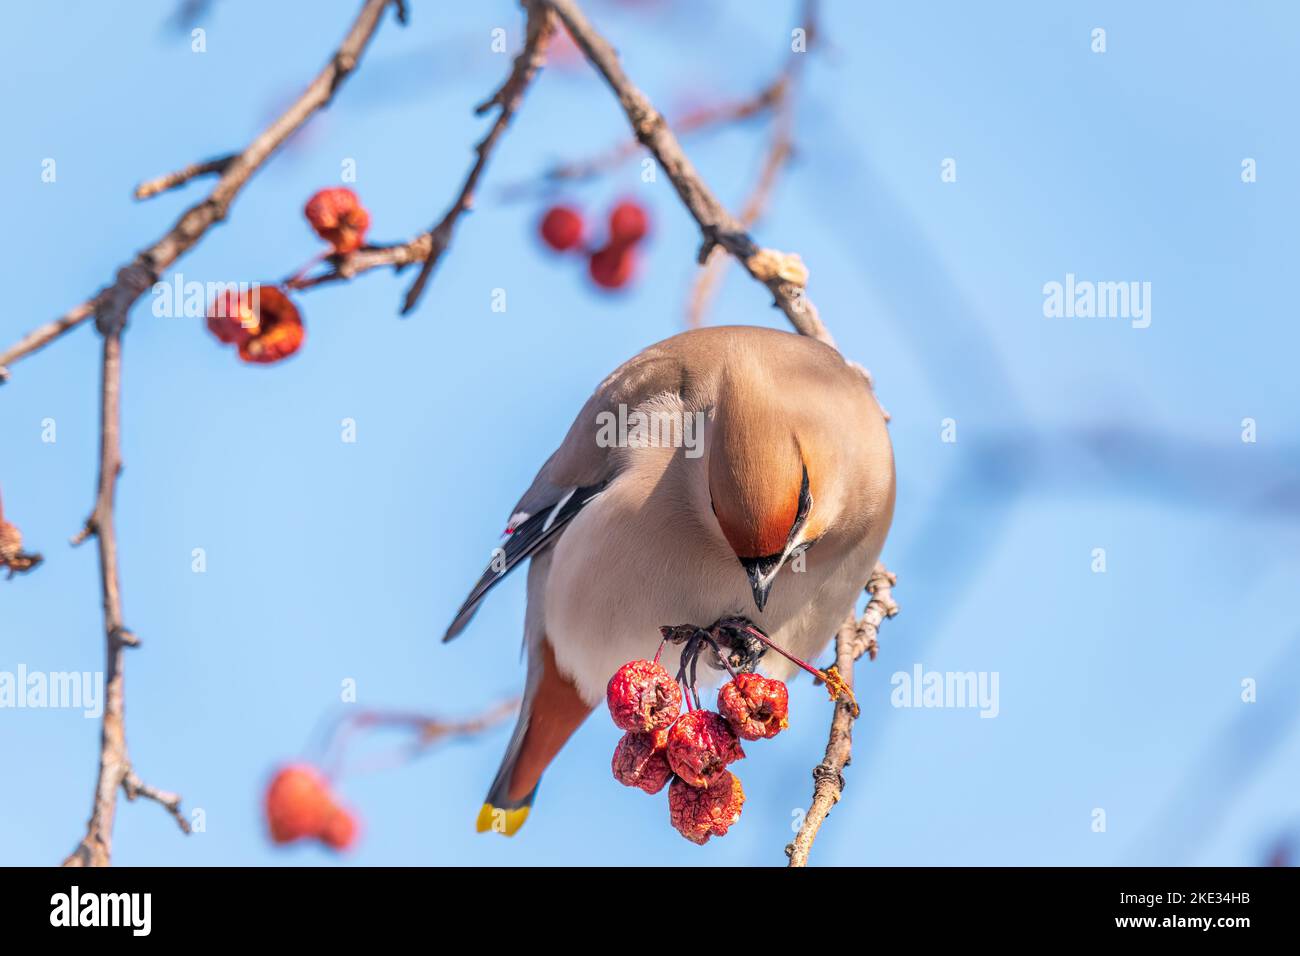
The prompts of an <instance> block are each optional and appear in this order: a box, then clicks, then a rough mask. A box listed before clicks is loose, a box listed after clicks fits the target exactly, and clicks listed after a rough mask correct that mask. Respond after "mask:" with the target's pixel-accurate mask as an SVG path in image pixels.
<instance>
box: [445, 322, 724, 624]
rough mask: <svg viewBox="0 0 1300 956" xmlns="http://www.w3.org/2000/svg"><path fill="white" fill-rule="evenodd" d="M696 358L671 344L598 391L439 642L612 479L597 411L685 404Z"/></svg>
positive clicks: (632, 363)
mask: <svg viewBox="0 0 1300 956" xmlns="http://www.w3.org/2000/svg"><path fill="white" fill-rule="evenodd" d="M699 359H700V356H699V355H698V354H694V355H692V354H690V353H689V352H686V351H684V350H683V349H681V348H680V347H678V346H675V343H674V340H673V339H669V340H668V341H667V342H662V343H660V344H659V345H653V346H651V347H650V348H648V349H646V350H645V351H643V352H641V353H639V354H638V355H636V356H634V357H633V358H631V359H629V360H628V361H627V362H625V363H624V364H623V365H621V366H620V367H619V368H618V369H616V370H615V371H614V372H613V374H611V375H610V376H609V377H608V378H607V379H605V381H603V382H602V383H601V384H600V386H599V387H598V388H597V389H596V391H595V393H594V394H593V395H592V396H591V398H589V399H588V400H587V403H586V404H585V405H584V406H583V408H582V411H581V412H579V413H578V417H577V418H576V419H574V422H573V424H572V425H571V426H570V427H569V431H568V434H566V435H565V437H564V441H562V442H561V443H560V447H559V448H557V449H556V450H555V452H554V453H553V454H552V455H551V457H550V458H549V459H547V461H546V464H545V465H543V466H542V469H541V471H539V472H538V473H537V477H536V478H535V479H534V480H533V483H532V486H531V487H530V488H529V489H528V491H526V492H525V493H524V495H523V497H522V498H520V499H519V502H518V504H516V505H515V508H514V511H513V512H512V514H511V516H510V521H509V523H508V524H507V526H506V538H505V541H504V542H503V543H502V545H501V546H500V547H499V548H498V549H497V550H496V551H495V552H494V553H493V559H492V561H491V562H490V563H489V565H488V567H487V569H486V570H484V572H483V574H482V575H481V576H480V577H479V579H478V583H477V584H475V585H474V588H473V590H471V591H470V593H469V597H467V598H466V599H465V603H464V604H462V605H461V608H460V610H459V611H458V612H457V614H456V617H455V620H453V621H452V622H451V626H450V627H448V628H447V633H446V635H445V636H444V637H443V640H444V641H449V640H451V639H452V638H453V637H455V636H456V635H457V634H459V633H460V632H461V631H462V630H464V628H465V625H467V624H468V623H469V621H470V618H472V617H473V616H474V612H475V611H477V610H478V606H479V604H480V603H482V601H483V598H484V597H486V596H487V593H488V592H489V591H490V590H491V589H492V587H493V586H494V585H495V584H496V583H497V582H498V581H500V580H501V579H502V578H504V577H505V576H506V575H507V574H509V573H510V572H511V571H512V570H514V569H515V568H516V567H517V566H518V565H519V564H520V563H521V562H522V561H524V560H525V559H526V558H530V557H532V556H533V555H535V554H537V553H539V552H540V551H542V550H543V549H545V548H547V547H549V546H550V545H552V544H554V542H555V541H556V540H558V538H559V535H560V533H561V532H562V531H563V530H564V527H565V525H566V524H568V522H570V521H571V520H573V517H574V515H576V514H577V513H578V512H579V511H581V510H582V508H583V506H584V505H586V504H587V503H589V502H590V501H592V500H593V499H594V498H596V496H597V495H599V494H600V493H601V492H602V491H604V490H605V488H606V487H607V486H608V485H609V483H610V482H611V481H613V480H614V479H615V478H616V477H617V472H618V467H619V456H617V455H616V454H615V453H614V452H615V449H614V448H611V447H602V446H601V445H599V444H597V441H596V436H597V433H598V431H599V426H598V416H599V415H600V414H601V413H602V412H609V413H612V414H614V415H617V414H618V409H619V406H620V405H624V406H626V408H627V410H628V411H629V412H630V411H632V410H633V409H635V408H636V407H637V406H639V405H641V404H642V403H643V402H646V401H649V400H650V399H653V398H655V397H656V396H659V395H663V394H665V393H671V394H675V395H677V396H679V397H681V398H683V399H687V398H688V396H692V395H693V394H694V393H696V392H698V391H699V390H700V388H701V387H702V386H703V383H701V382H700V381H698V378H699V376H698V375H697V374H693V372H692V366H693V365H695V366H698V365H699V364H700V363H699ZM705 364H706V365H711V364H712V363H707V362H706V363H705Z"/></svg>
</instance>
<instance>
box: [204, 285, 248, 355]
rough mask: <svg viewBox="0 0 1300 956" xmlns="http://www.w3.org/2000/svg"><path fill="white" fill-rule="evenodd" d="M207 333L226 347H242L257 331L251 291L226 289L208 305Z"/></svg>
mask: <svg viewBox="0 0 1300 956" xmlns="http://www.w3.org/2000/svg"><path fill="white" fill-rule="evenodd" d="M208 331H209V332H211V333H212V334H213V335H215V336H216V337H217V338H218V339H220V340H221V341H222V342H223V343H225V344H226V345H243V344H244V343H245V342H247V341H248V340H249V339H251V338H252V337H253V333H254V332H256V331H257V312H256V310H255V309H254V308H253V299H252V290H251V289H247V288H245V289H240V288H234V289H227V290H226V291H225V292H222V293H221V294H219V295H217V296H216V298H214V299H213V300H212V301H211V302H210V303H209V304H208Z"/></svg>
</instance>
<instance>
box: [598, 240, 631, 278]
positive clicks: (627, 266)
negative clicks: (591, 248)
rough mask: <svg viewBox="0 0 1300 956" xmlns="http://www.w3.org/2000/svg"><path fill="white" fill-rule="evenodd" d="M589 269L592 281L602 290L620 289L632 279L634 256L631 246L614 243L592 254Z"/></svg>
mask: <svg viewBox="0 0 1300 956" xmlns="http://www.w3.org/2000/svg"><path fill="white" fill-rule="evenodd" d="M589 268H590V271H591V278H592V281H593V282H595V283H596V285H598V286H600V287H601V288H602V289H621V288H623V286H625V285H627V283H628V280H629V279H631V278H632V272H633V270H634V269H635V268H636V255H635V253H634V252H633V247H632V246H630V245H619V244H617V243H614V244H611V245H608V246H605V247H604V248H603V249H597V250H596V251H595V252H593V253H592V254H591V262H590V263H589Z"/></svg>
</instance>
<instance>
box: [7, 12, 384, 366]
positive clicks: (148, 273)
mask: <svg viewBox="0 0 1300 956" xmlns="http://www.w3.org/2000/svg"><path fill="white" fill-rule="evenodd" d="M391 2H393V0H365V3H364V4H363V6H362V8H361V12H360V14H358V16H357V19H356V21H355V22H354V23H353V24H352V28H351V29H350V30H349V31H348V34H347V36H346V37H344V39H343V42H342V44H340V46H339V48H338V50H337V51H335V53H334V55H333V56H332V57H331V58H330V62H329V63H328V65H326V67H325V68H324V69H323V70H321V72H320V73H319V74H317V76H316V78H315V79H314V80H312V82H311V84H310V85H309V86H308V87H307V89H306V90H305V91H304V92H303V94H302V95H301V96H300V97H298V99H297V100H295V101H294V102H293V103H292V104H291V105H290V106H289V108H288V109H287V110H285V112H284V113H283V114H281V115H280V117H279V118H277V119H276V120H275V121H274V122H272V123H271V125H270V126H268V127H267V128H266V129H265V130H263V131H262V132H261V133H260V134H258V136H257V137H256V138H255V139H254V140H253V141H252V142H251V143H249V144H248V146H247V147H245V148H244V150H243V152H241V153H238V154H236V155H235V156H234V157H233V158H232V159H231V160H230V162H229V163H228V164H227V165H226V166H225V167H224V171H223V172H222V174H221V178H220V179H219V180H217V183H216V185H215V186H214V187H213V188H212V191H211V192H210V193H209V194H208V195H207V196H206V197H205V198H204V199H202V200H200V201H199V202H197V203H195V204H194V205H193V206H191V207H190V208H189V209H187V210H186V211H185V213H184V214H183V215H182V216H181V217H180V219H178V220H177V221H176V223H175V224H174V225H173V226H172V227H171V229H169V230H168V231H167V233H166V234H165V235H164V236H163V237H162V238H161V239H159V240H158V241H157V242H155V243H153V245H151V246H149V247H148V248H146V249H144V250H142V251H141V252H139V253H138V254H137V255H136V257H135V258H134V259H133V260H132V261H131V262H129V263H127V264H126V265H125V266H123V267H122V268H121V269H119V270H118V272H117V276H116V278H115V280H114V281H113V283H112V284H110V285H108V286H106V287H105V288H104V289H102V290H100V291H99V292H98V293H96V294H95V295H94V296H93V297H92V298H91V299H90V300H88V301H87V302H86V303H83V304H82V305H80V306H77V308H76V309H73V310H72V311H71V312H69V313H68V314H67V315H66V316H64V317H63V318H62V319H60V320H58V321H57V322H54V323H50V324H49V325H46V326H42V327H41V328H40V329H37V330H36V331H34V332H32V333H30V334H28V335H27V336H26V337H24V338H23V340H22V341H21V342H19V343H18V345H16V346H14V347H13V348H12V349H10V350H9V351H7V352H4V353H3V354H0V366H5V365H9V364H12V363H13V362H14V361H15V360H17V359H18V358H21V357H23V356H24V355H27V354H29V353H31V352H33V351H35V350H36V349H38V348H40V347H41V346H43V345H45V344H46V343H48V342H50V341H51V340H53V339H54V338H56V337H58V336H59V335H62V334H63V333H64V332H66V331H68V330H69V329H71V328H73V327H75V326H76V325H77V324H79V323H80V322H81V321H82V320H83V319H85V318H87V317H88V316H89V315H90V314H91V312H92V311H93V312H94V314H95V320H96V324H97V325H98V327H99V330H100V331H101V332H102V333H104V334H107V333H108V332H110V331H112V330H113V329H117V328H121V327H122V326H124V325H125V324H126V315H127V312H128V310H129V309H130V308H131V306H132V305H134V304H135V301H136V300H137V299H139V298H140V296H142V295H143V294H144V293H145V291H146V290H148V289H149V288H150V287H151V286H152V285H153V284H154V283H155V282H157V281H158V279H159V277H160V276H161V274H162V272H163V270H164V269H166V268H167V267H169V266H170V265H171V264H172V263H173V262H175V261H176V260H177V259H179V258H180V257H181V256H183V255H184V254H185V253H186V252H188V251H189V250H190V249H192V248H193V247H194V245H195V244H196V243H197V242H198V241H199V240H200V239H201V238H202V237H203V235H204V234H205V233H206V232H207V231H208V229H210V228H211V227H212V226H213V225H215V224H216V223H219V222H221V221H222V220H224V219H225V218H226V215H227V213H228V212H229V210H230V205H231V203H233V202H234V200H235V197H236V196H237V195H238V194H239V192H240V191H241V190H242V189H243V188H244V186H245V185H246V184H247V183H248V181H249V179H251V178H252V176H253V174H254V173H255V172H257V171H258V170H259V169H260V168H261V167H262V165H263V164H264V163H265V162H266V161H267V159H269V158H270V156H271V155H272V154H273V153H274V152H275V151H276V150H277V149H279V147H280V146H281V145H283V143H284V141H285V140H287V139H288V138H289V137H290V136H291V135H293V133H294V132H295V131H297V130H298V129H299V128H300V127H301V126H302V125H303V124H304V123H305V122H307V120H308V119H309V118H310V117H311V116H312V115H313V114H314V113H315V112H316V111H317V110H319V109H321V108H322V107H324V106H327V105H328V104H329V102H330V101H331V100H332V99H333V98H334V93H335V92H336V91H337V90H338V88H339V86H340V85H341V84H342V83H343V81H344V80H345V79H346V78H347V77H348V76H349V75H350V74H351V73H352V71H353V70H355V69H356V67H357V64H358V63H359V62H360V60H361V54H362V53H363V52H364V51H365V48H366V46H367V45H368V44H369V42H370V39H371V37H372V36H373V35H374V32H375V29H376V27H378V25H379V20H380V17H381V16H382V14H383V12H384V8H385V7H387V6H388V5H389V3H391ZM200 165H202V164H200ZM81 310H86V311H84V312H83V311H81Z"/></svg>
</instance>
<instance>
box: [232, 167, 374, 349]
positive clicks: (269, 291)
mask: <svg viewBox="0 0 1300 956" xmlns="http://www.w3.org/2000/svg"><path fill="white" fill-rule="evenodd" d="M303 212H304V214H305V215H306V216H307V222H309V223H310V224H311V227H312V229H314V230H315V231H316V234H317V235H318V236H320V237H321V238H322V239H324V240H325V241H326V242H328V243H329V244H330V247H331V252H330V254H331V255H339V256H343V255H347V254H349V253H352V252H356V251H357V250H358V249H360V248H362V247H363V246H364V245H365V243H366V230H367V229H369V228H370V213H368V212H367V211H366V208H365V207H364V206H362V205H361V200H359V199H358V198H357V194H356V193H354V192H353V191H352V190H350V189H346V188H344V187H341V186H340V187H336V188H333V189H322V190H320V191H319V192H317V193H316V194H315V195H314V196H312V197H311V199H309V200H307V206H306V208H305V209H304V210H303ZM208 330H209V331H210V332H211V333H212V334H213V335H215V336H216V337H217V339H218V340H219V341H221V342H222V343H223V344H225V345H233V346H235V347H236V349H237V350H238V352H239V357H240V358H241V359H243V360H244V361H245V362H253V363H257V364H262V365H269V364H272V363H274V362H279V361H281V360H282V359H286V358H288V357H289V356H290V355H293V354H294V353H295V352H297V351H298V350H299V349H300V348H302V343H303V341H304V340H305V339H306V337H307V329H306V327H305V326H303V324H302V315H301V314H300V313H299V312H298V307H297V306H296V305H294V304H293V300H292V299H290V298H289V296H288V293H287V291H286V290H285V289H283V288H281V287H279V286H275V285H267V286H256V287H253V288H234V289H227V290H226V291H225V292H223V293H221V294H220V295H218V296H217V297H216V298H215V299H213V300H212V302H211V303H210V304H209V306H208Z"/></svg>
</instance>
